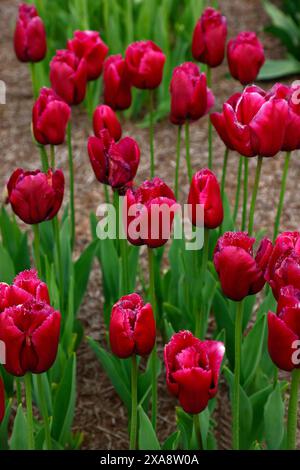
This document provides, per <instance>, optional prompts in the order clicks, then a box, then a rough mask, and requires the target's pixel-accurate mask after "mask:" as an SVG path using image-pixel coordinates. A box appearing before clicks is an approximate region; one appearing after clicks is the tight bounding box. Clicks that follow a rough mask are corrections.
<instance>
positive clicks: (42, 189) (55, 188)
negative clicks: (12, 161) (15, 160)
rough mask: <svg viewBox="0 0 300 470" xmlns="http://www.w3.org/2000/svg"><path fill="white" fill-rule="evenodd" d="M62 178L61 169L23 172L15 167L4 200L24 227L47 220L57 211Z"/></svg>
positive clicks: (60, 199) (60, 200)
mask: <svg viewBox="0 0 300 470" xmlns="http://www.w3.org/2000/svg"><path fill="white" fill-rule="evenodd" d="M64 186H65V179H64V174H63V172H62V171H61V170H54V171H52V170H48V171H47V173H42V172H41V171H40V170H35V171H24V170H22V169H21V168H18V169H17V170H15V171H14V173H13V174H12V175H11V177H10V179H9V181H8V183H7V189H8V199H9V202H10V204H11V206H12V209H13V211H14V212H15V214H16V215H17V216H18V217H20V219H21V220H23V222H25V223H26V224H39V223H40V222H44V221H45V220H51V219H53V217H55V216H56V214H57V212H58V211H59V209H60V206H61V204H62V200H63V196H64Z"/></svg>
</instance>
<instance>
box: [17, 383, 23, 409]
mask: <svg viewBox="0 0 300 470" xmlns="http://www.w3.org/2000/svg"><path fill="white" fill-rule="evenodd" d="M16 392H17V403H18V405H20V404H21V403H22V388H21V380H20V378H19V377H16Z"/></svg>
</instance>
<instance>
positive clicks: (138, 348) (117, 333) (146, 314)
mask: <svg viewBox="0 0 300 470" xmlns="http://www.w3.org/2000/svg"><path fill="white" fill-rule="evenodd" d="M155 338H156V326H155V319H154V315H153V310H152V307H151V305H150V304H146V305H145V304H144V302H143V299H142V298H141V297H140V296H139V295H138V294H129V295H125V296H124V297H121V299H120V300H118V302H117V303H115V305H114V306H113V309H112V313H111V319H110V326H109V340H110V346H111V350H112V352H113V354H115V355H116V356H118V357H120V358H121V359H125V358H127V357H130V356H132V355H133V354H138V355H139V356H148V354H150V353H151V351H152V349H153V347H154V344H155Z"/></svg>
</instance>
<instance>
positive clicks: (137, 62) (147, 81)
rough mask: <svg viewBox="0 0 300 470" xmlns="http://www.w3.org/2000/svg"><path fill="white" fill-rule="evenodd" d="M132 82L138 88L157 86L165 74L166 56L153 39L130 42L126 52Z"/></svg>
mask: <svg viewBox="0 0 300 470" xmlns="http://www.w3.org/2000/svg"><path fill="white" fill-rule="evenodd" d="M125 60H126V65H127V69H128V73H129V77H130V80H131V83H132V85H133V86H135V87H136V88H141V89H150V90H152V89H153V88H157V87H158V86H159V85H160V83H161V81H162V76H163V68H164V64H165V61H166V56H165V55H164V53H163V52H162V50H161V49H160V48H159V47H158V46H157V45H156V44H154V42H152V41H137V42H134V43H132V44H130V45H129V46H128V47H127V49H126V53H125Z"/></svg>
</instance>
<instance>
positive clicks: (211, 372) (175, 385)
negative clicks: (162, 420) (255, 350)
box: [164, 331, 225, 414]
mask: <svg viewBox="0 0 300 470" xmlns="http://www.w3.org/2000/svg"><path fill="white" fill-rule="evenodd" d="M224 352H225V347H224V344H223V343H221V342H219V341H200V339H198V338H195V336H193V335H192V333H191V332H190V331H180V332H179V333H175V334H174V336H172V338H171V341H170V342H169V343H168V344H166V346H165V350H164V359H165V366H166V377H167V385H168V389H169V391H170V393H171V394H172V395H174V396H175V397H178V399H179V402H180V405H181V406H182V408H183V409H184V411H185V412H186V413H191V414H198V413H201V411H203V410H204V409H205V408H206V407H207V404H208V401H209V400H210V399H211V398H213V397H214V396H215V395H216V393H217V389H218V381H219V374H220V367H221V364H222V360H223V356H224Z"/></svg>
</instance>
